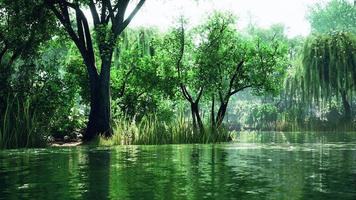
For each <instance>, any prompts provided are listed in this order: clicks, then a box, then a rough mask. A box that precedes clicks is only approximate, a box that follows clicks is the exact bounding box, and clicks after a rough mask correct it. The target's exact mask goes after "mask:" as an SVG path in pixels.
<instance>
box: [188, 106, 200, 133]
mask: <svg viewBox="0 0 356 200" xmlns="http://www.w3.org/2000/svg"><path fill="white" fill-rule="evenodd" d="M190 110H191V112H192V119H193V133H194V134H196V133H197V132H198V127H197V120H196V114H195V112H196V109H195V106H194V103H190Z"/></svg>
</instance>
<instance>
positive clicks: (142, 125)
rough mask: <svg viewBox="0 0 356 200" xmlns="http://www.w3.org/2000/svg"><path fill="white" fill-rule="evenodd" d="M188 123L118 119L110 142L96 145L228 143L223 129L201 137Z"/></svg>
mask: <svg viewBox="0 0 356 200" xmlns="http://www.w3.org/2000/svg"><path fill="white" fill-rule="evenodd" d="M193 130H194V129H193V126H192V123H191V121H190V120H189V119H188V118H186V117H184V116H183V115H179V116H178V117H177V118H176V119H175V120H173V121H170V122H165V121H160V120H158V118H157V116H155V115H152V116H146V117H143V119H142V120H140V121H136V120H135V119H131V120H128V119H126V118H125V117H122V118H120V119H118V120H117V121H115V122H114V124H113V135H112V136H111V137H110V138H105V137H104V136H100V137H99V142H98V143H99V145H103V146H112V145H157V144H190V143H212V142H225V141H229V140H230V134H229V132H228V130H227V129H219V130H216V131H211V130H207V131H204V132H201V133H196V131H193Z"/></svg>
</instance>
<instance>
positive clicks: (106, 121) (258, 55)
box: [0, 0, 356, 148]
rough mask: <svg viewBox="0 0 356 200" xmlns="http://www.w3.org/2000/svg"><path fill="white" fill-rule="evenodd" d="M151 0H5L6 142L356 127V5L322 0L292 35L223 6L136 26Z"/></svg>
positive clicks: (0, 32)
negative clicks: (246, 20)
mask: <svg viewBox="0 0 356 200" xmlns="http://www.w3.org/2000/svg"><path fill="white" fill-rule="evenodd" d="M144 2H145V1H144V0H140V1H137V5H135V8H134V10H133V11H132V12H131V13H130V14H129V15H128V17H127V18H124V16H125V10H126V8H127V6H128V3H129V1H128V0H127V1H114V2H112V1H95V2H94V1H84V0H83V1H65V0H33V1H31V3H28V2H27V1H26V0H17V1H12V0H0V82H1V84H0V124H1V126H0V148H16V147H33V146H42V145H46V144H47V143H48V142H53V140H66V141H70V140H76V139H80V138H81V137H82V136H83V139H84V140H92V139H93V138H95V137H96V136H98V135H101V136H102V137H99V140H100V142H101V143H103V144H164V143H196V142H219V141H228V140H230V139H231V136H230V131H233V130H241V129H249V130H283V131H288V130H296V129H297V130H340V129H344V130H354V129H355V128H356V127H355V120H356V119H355V105H356V103H355V100H354V92H355V90H356V54H355V49H356V35H355V34H356V32H355V31H356V29H355V24H356V23H355V22H356V7H355V5H353V4H350V3H348V2H347V1H345V0H332V1H330V2H329V3H327V4H320V5H316V6H315V7H313V8H311V9H310V12H309V15H308V20H309V22H310V24H311V27H312V33H311V34H310V35H309V36H308V37H305V38H304V37H295V38H288V37H287V36H286V34H285V28H284V26H283V25H274V26H271V27H270V28H268V29H261V28H259V27H255V26H253V25H250V26H249V27H248V28H247V29H245V30H241V29H238V28H239V27H236V21H237V17H236V16H234V15H232V14H231V13H222V12H214V13H212V14H210V15H209V16H207V17H206V19H205V20H204V21H203V22H202V23H201V24H200V25H198V26H196V27H191V26H190V25H189V19H186V18H184V16H182V17H181V18H180V19H178V20H177V21H176V24H175V25H174V26H172V27H171V28H170V29H169V30H168V31H166V32H161V31H159V30H158V29H155V28H147V27H145V28H143V27H142V28H128V25H129V23H130V21H131V19H132V18H133V17H134V16H135V14H136V12H139V10H140V8H141V6H142V5H143V4H144ZM84 9H89V10H90V11H91V16H90V17H91V18H92V21H93V24H90V23H89V22H88V19H87V16H86V15H84V13H83V10H84Z"/></svg>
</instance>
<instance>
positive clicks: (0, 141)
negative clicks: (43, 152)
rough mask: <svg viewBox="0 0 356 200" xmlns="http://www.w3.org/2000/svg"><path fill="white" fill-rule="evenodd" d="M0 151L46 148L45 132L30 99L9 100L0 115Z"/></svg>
mask: <svg viewBox="0 0 356 200" xmlns="http://www.w3.org/2000/svg"><path fill="white" fill-rule="evenodd" d="M0 123H1V126H0V149H6V148H23V147H39V146H45V144H46V136H45V134H44V132H45V131H41V126H40V123H39V119H38V118H37V115H36V111H35V109H34V108H33V106H32V100H31V99H30V98H24V99H23V100H21V99H20V98H18V97H14V98H12V99H10V97H9V98H7V101H6V105H5V110H4V111H3V112H1V113H0Z"/></svg>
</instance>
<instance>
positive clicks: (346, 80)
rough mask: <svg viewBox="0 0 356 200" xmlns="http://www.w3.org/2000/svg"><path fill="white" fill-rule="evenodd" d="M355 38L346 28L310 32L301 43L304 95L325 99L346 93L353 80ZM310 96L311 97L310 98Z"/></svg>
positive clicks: (355, 61)
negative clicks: (328, 31) (326, 31)
mask: <svg viewBox="0 0 356 200" xmlns="http://www.w3.org/2000/svg"><path fill="white" fill-rule="evenodd" d="M355 50H356V38H355V35H354V34H351V33H347V32H335V33H332V34H324V35H321V34H318V35H314V36H311V37H310V38H309V39H308V40H307V42H306V45H305V47H304V53H303V66H304V69H303V74H304V85H305V86H304V88H305V90H306V92H305V95H306V98H307V99H308V100H309V101H310V100H313V99H314V100H315V101H316V102H318V101H319V99H326V100H329V99H330V98H331V97H332V96H333V95H336V96H340V95H341V94H342V93H346V94H347V95H348V96H349V97H350V96H351V94H352V91H354V90H355V88H356V87H355V84H356V56H355ZM312 98H313V99H312Z"/></svg>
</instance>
